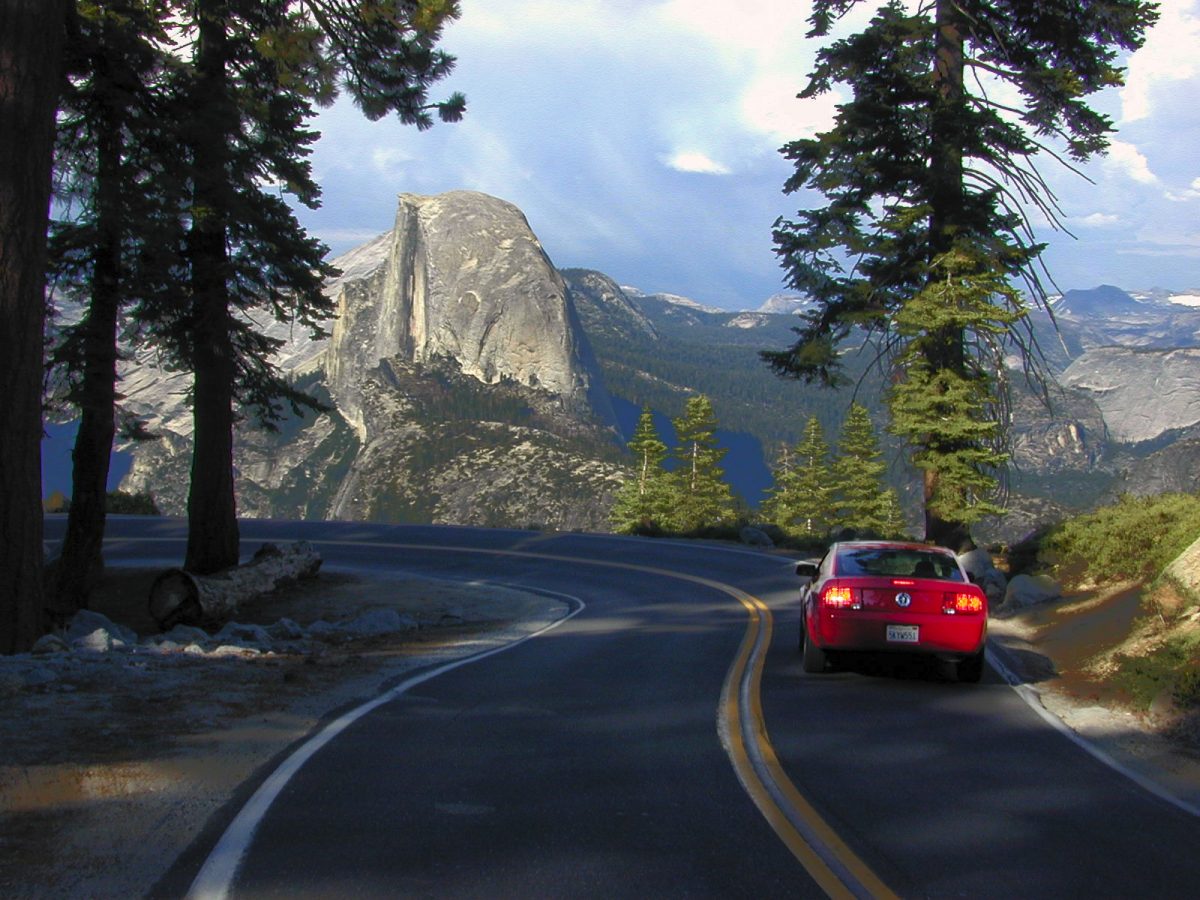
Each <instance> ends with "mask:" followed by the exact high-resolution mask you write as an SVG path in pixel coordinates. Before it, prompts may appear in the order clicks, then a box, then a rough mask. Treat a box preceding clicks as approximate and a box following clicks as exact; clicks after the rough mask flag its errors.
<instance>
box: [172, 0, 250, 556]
mask: <svg viewBox="0 0 1200 900" xmlns="http://www.w3.org/2000/svg"><path fill="white" fill-rule="evenodd" d="M196 10H197V11H196V18H197V22H198V26H199V38H198V44H197V49H196V63H195V65H196V70H197V79H196V90H197V93H198V96H199V97H200V98H203V103H200V104H197V107H196V108H198V109H200V108H204V109H207V110H210V111H211V113H212V114H211V117H210V118H209V119H208V121H204V122H197V123H194V125H193V128H194V130H193V140H192V163H193V166H194V172H195V184H194V187H193V190H194V202H193V206H192V228H191V232H190V233H189V235H188V257H189V263H190V266H191V279H192V300H191V302H192V312H191V319H192V328H193V331H192V363H193V364H192V369H193V374H194V377H195V381H194V395H193V409H192V415H193V420H194V422H195V429H194V432H193V433H194V445H193V450H192V471H191V484H190V486H189V491H188V545H187V559H186V561H185V563H184V567H185V568H186V569H188V570H189V571H191V572H196V573H198V574H202V575H204V574H210V573H212V572H219V571H221V570H223V569H229V568H232V567H233V566H236V565H237V563H238V555H239V550H238V546H239V533H238V522H237V501H236V498H235V493H234V479H233V424H234V417H233V393H234V381H235V378H236V366H235V362H234V351H233V347H232V344H231V339H230V321H229V315H230V313H229V297H228V291H229V278H228V271H229V252H228V249H227V246H226V239H227V232H228V225H227V222H228V216H229V200H228V197H229V188H228V186H227V185H226V179H227V178H228V177H229V172H228V160H227V158H226V157H227V155H228V153H227V137H226V136H227V135H230V134H232V130H233V129H234V128H236V127H237V121H236V118H235V116H236V110H234V108H233V106H232V103H233V101H232V99H231V98H230V95H229V94H230V88H229V82H228V74H227V72H226V53H227V47H226V44H227V37H226V34H225V28H226V16H227V12H226V9H225V5H224V3H222V2H220V0H201V2H199V3H197V6H196Z"/></svg>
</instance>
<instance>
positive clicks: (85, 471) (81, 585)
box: [54, 71, 127, 620]
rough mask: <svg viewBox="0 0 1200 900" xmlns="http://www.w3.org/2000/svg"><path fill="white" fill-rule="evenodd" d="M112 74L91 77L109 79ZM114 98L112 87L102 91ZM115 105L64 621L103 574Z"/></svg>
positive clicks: (63, 563) (59, 599) (99, 204)
mask: <svg viewBox="0 0 1200 900" xmlns="http://www.w3.org/2000/svg"><path fill="white" fill-rule="evenodd" d="M111 74H112V73H109V72H107V71H99V72H97V73H96V78H97V79H98V80H100V79H108V80H109V81H110V82H111V81H112V77H111ZM99 92H100V93H102V94H103V95H104V96H107V97H109V98H114V97H116V96H119V95H118V94H117V92H116V91H115V90H114V87H113V85H112V84H111V83H110V84H109V85H107V87H106V88H102V89H101V90H100V91H99ZM119 102H120V101H117V100H114V101H112V103H111V104H110V105H109V106H108V107H107V108H106V109H105V111H104V114H103V121H101V122H100V124H99V129H98V131H99V141H98V144H99V146H98V147H97V178H96V232H97V242H96V249H95V252H94V254H93V266H92V295H91V298H90V302H89V304H88V312H87V317H86V318H85V319H84V321H83V324H82V325H81V328H82V335H81V337H82V340H83V384H82V387H81V389H80V396H79V400H80V403H79V406H80V414H81V415H80V420H79V431H78V432H77V433H76V435H75V447H74V450H73V451H72V454H71V456H72V462H73V466H72V471H71V509H70V512H69V514H68V516H67V533H66V537H65V539H64V541H63V549H62V556H61V558H60V559H59V562H58V569H57V574H58V579H57V580H58V585H57V591H56V597H55V607H54V615H55V617H56V618H61V619H64V620H65V619H67V618H69V617H70V616H72V615H73V614H74V613H75V612H76V611H78V610H80V609H83V608H85V607H86V606H87V597H88V592H89V591H90V590H91V588H92V587H93V586H94V585H95V583H96V581H97V580H98V579H99V577H100V575H101V574H102V572H103V570H104V556H103V548H104V523H105V514H106V509H105V502H106V499H107V495H108V471H109V467H110V465H111V463H112V445H113V437H114V435H115V434H116V425H115V422H114V414H115V407H116V393H117V389H116V384H117V322H118V317H119V314H120V308H121V282H122V274H123V273H122V270H121V269H122V263H121V245H122V234H123V233H124V232H125V230H126V227H127V223H126V222H125V221H124V214H123V212H122V199H121V196H120V192H121V190H122V185H121V179H120V172H121V165H122V156H123V154H124V142H123V140H122V134H123V133H124V129H125V121H124V119H125V115H124V112H123V110H122V109H121V107H120V106H119Z"/></svg>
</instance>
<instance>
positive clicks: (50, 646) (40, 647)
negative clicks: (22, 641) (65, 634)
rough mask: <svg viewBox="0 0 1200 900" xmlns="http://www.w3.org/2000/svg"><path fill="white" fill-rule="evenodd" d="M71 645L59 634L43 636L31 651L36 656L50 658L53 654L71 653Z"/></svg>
mask: <svg viewBox="0 0 1200 900" xmlns="http://www.w3.org/2000/svg"><path fill="white" fill-rule="evenodd" d="M70 650H71V645H70V644H68V643H67V642H66V641H64V640H63V639H62V638H61V637H59V636H58V635H57V634H43V635H42V636H41V637H40V638H38V639H37V642H36V643H35V644H34V645H33V648H32V649H31V650H30V651H29V652H30V653H32V654H33V655H34V656H49V655H50V654H52V653H69V652H70Z"/></svg>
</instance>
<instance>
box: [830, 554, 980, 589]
mask: <svg viewBox="0 0 1200 900" xmlns="http://www.w3.org/2000/svg"><path fill="white" fill-rule="evenodd" d="M837 574H838V575H894V576H899V577H901V578H941V579H944V580H946V581H962V580H963V575H962V570H961V569H960V568H959V567H958V563H956V562H955V561H954V560H953V559H952V558H951V557H949V556H947V555H946V554H944V553H935V552H932V551H928V550H921V549H917V548H897V547H843V548H841V549H840V550H839V551H838V554H837Z"/></svg>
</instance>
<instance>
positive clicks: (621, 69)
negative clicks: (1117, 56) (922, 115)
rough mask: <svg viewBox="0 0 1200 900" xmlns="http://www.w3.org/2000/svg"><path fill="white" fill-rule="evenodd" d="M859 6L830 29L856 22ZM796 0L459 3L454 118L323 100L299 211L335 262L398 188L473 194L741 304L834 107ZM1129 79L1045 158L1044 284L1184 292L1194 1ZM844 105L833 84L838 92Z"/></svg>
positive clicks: (602, 257) (1198, 246)
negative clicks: (793, 181) (818, 76)
mask: <svg viewBox="0 0 1200 900" xmlns="http://www.w3.org/2000/svg"><path fill="white" fill-rule="evenodd" d="M869 6H870V4H861V7H862V9H861V10H860V11H859V12H857V13H856V14H855V17H854V18H853V19H852V20H851V21H849V22H848V23H847V27H853V26H854V25H855V24H861V23H862V22H864V21H865V17H866V15H867V11H868V10H867V8H868V7H869ZM809 7H810V4H809V3H807V2H799V0H740V2H739V0H462V3H461V10H462V16H461V18H460V19H459V20H457V21H455V22H453V23H451V24H450V25H449V26H448V27H447V28H446V31H445V33H444V36H443V39H442V42H441V44H440V46H441V47H442V49H444V50H446V51H447V52H449V53H451V54H453V55H454V56H456V57H457V60H458V62H457V65H456V67H455V70H454V72H453V73H452V74H451V75H450V76H449V77H448V78H447V79H445V80H444V81H442V82H439V83H438V85H435V86H434V88H433V90H432V91H431V95H430V96H431V99H434V100H437V99H443V98H445V97H446V96H448V95H449V94H450V93H451V92H453V91H462V92H463V93H464V94H466V95H467V113H466V116H465V118H464V119H463V121H462V122H460V123H457V124H443V123H438V124H436V125H435V126H434V127H433V128H432V129H430V130H428V131H425V132H419V131H418V130H417V129H416V128H414V127H412V126H404V125H401V124H400V123H399V122H398V121H396V120H395V119H384V120H380V121H378V122H368V121H367V120H366V119H365V118H363V117H362V115H361V114H360V113H359V112H358V110H357V109H356V108H355V107H354V106H353V105H352V104H351V103H349V102H347V101H339V102H338V103H337V104H336V105H335V106H333V107H332V108H330V109H328V110H324V111H322V112H321V113H320V114H319V115H318V117H317V118H316V120H315V122H314V123H313V124H314V127H315V128H316V129H317V130H318V131H320V132H321V133H322V137H321V139H320V141H318V143H317V144H316V146H315V149H314V154H313V157H312V161H313V171H314V175H315V176H316V178H317V181H318V183H319V184H320V185H321V186H322V190H323V205H322V207H321V209H320V210H317V211H308V210H299V213H300V219H301V222H302V223H303V224H304V225H305V226H306V227H307V228H308V229H309V231H310V232H311V233H313V234H315V235H316V236H318V237H319V238H321V239H322V240H324V241H325V242H326V243H327V244H328V245H329V246H330V248H331V250H332V251H333V253H334V255H336V254H338V253H342V252H345V251H346V250H349V249H351V248H352V247H355V246H357V245H358V244H361V243H363V242H365V241H367V240H369V239H370V238H372V237H374V236H376V235H378V234H380V233H381V232H384V231H387V230H389V229H390V228H391V226H392V222H393V219H394V216H395V211H396V198H397V196H398V195H399V194H401V193H416V194H437V193H441V192H444V191H449V190H459V189H467V190H475V191H482V192H484V193H488V194H491V195H493V196H496V197H500V198H502V199H504V200H508V201H509V202H511V203H514V204H516V205H517V206H518V207H520V208H521V210H522V211H523V212H524V213H525V215H526V217H527V218H528V220H529V223H530V225H531V227H532V228H533V231H534V233H535V234H536V235H537V236H538V238H539V239H540V240H541V242H542V245H543V247H544V248H545V249H546V252H547V254H548V255H549V257H550V259H551V260H552V261H553V262H554V264H555V265H556V266H558V267H559V268H568V267H580V268H589V269H598V270H599V271H601V272H604V273H605V274H607V275H609V276H611V277H612V278H614V279H615V280H616V281H617V282H618V283H620V284H623V285H630V286H633V287H636V288H639V289H641V290H643V291H646V292H649V293H656V292H667V293H673V294H680V295H684V296H687V297H690V298H692V299H694V300H697V301H699V302H701V303H705V304H708V305H711V306H716V307H721V308H726V309H755V308H757V307H759V306H760V305H761V304H762V303H763V302H764V301H765V300H766V299H767V298H768V297H770V296H771V295H772V294H775V293H777V292H779V291H782V290H784V289H785V287H786V286H785V284H784V272H783V270H782V269H781V268H780V267H779V264H778V261H777V258H776V256H775V253H774V250H773V244H772V239H771V228H772V224H773V223H774V221H775V220H776V219H777V218H778V217H780V216H790V215H792V214H793V213H794V212H795V211H796V210H798V209H801V208H811V207H814V206H816V205H818V204H819V202H820V197H819V195H816V194H809V193H803V194H793V195H790V196H789V195H785V194H784V193H783V184H784V182H785V180H786V179H787V178H788V176H789V175H790V174H791V166H790V165H789V163H788V162H787V161H786V160H785V159H783V157H782V156H780V154H779V152H778V151H779V148H780V147H781V146H782V145H783V144H784V143H786V142H788V141H790V140H795V139H797V138H803V137H811V136H813V135H815V134H816V133H817V132H819V131H821V130H823V129H824V128H827V127H829V125H830V124H831V122H832V116H833V112H834V107H835V104H836V103H837V102H838V99H839V98H838V97H837V96H836V95H826V96H823V97H819V98H815V99H812V100H807V101H801V100H798V99H796V94H797V93H799V91H800V90H801V89H802V88H803V87H804V85H805V84H806V82H807V74H808V72H809V70H810V69H811V67H812V63H813V60H814V57H815V53H816V51H817V50H818V49H819V48H820V46H821V43H820V42H818V41H816V40H812V39H808V38H806V37H805V34H806V32H807V30H808V23H807V17H808V14H809ZM1161 16H1162V17H1161V21H1160V22H1159V24H1158V25H1157V26H1156V27H1155V28H1154V29H1153V31H1152V32H1151V33H1150V34H1149V36H1148V39H1147V41H1146V44H1145V46H1144V47H1143V48H1142V49H1141V50H1139V51H1138V52H1137V53H1135V54H1133V55H1132V56H1130V57H1128V58H1127V59H1126V60H1125V64H1126V65H1127V67H1128V72H1127V78H1126V84H1125V86H1124V87H1123V88H1119V89H1118V88H1113V89H1110V90H1107V91H1105V92H1103V93H1101V94H1097V95H1093V98H1092V100H1091V105H1092V106H1093V107H1094V108H1096V109H1099V110H1101V111H1103V112H1105V113H1106V114H1108V115H1109V116H1110V117H1111V118H1112V119H1113V121H1114V122H1115V123H1116V126H1117V129H1118V131H1117V133H1116V134H1115V136H1114V137H1113V139H1112V143H1111V150H1110V153H1109V154H1108V155H1107V156H1106V157H1105V158H1103V159H1097V160H1095V161H1093V162H1091V163H1089V164H1087V165H1086V166H1084V167H1083V168H1082V173H1083V174H1084V175H1085V176H1086V179H1085V178H1083V177H1080V176H1079V175H1077V174H1075V173H1072V172H1070V171H1068V170H1067V169H1065V168H1064V167H1062V166H1060V165H1059V164H1057V163H1055V162H1053V161H1052V160H1046V161H1044V162H1043V163H1042V165H1041V169H1042V171H1043V174H1044V175H1046V176H1047V179H1048V180H1049V182H1050V184H1051V186H1052V187H1053V189H1054V191H1055V193H1056V195H1057V197H1058V199H1059V202H1060V205H1061V206H1062V209H1063V212H1064V214H1065V224H1066V226H1067V228H1068V229H1069V231H1070V234H1068V233H1064V232H1062V231H1058V232H1056V231H1054V230H1053V229H1052V228H1050V227H1049V225H1048V224H1046V223H1042V224H1041V225H1040V226H1039V232H1038V237H1039V238H1040V239H1041V240H1045V241H1047V242H1048V243H1049V249H1048V251H1047V252H1046V254H1045V257H1044V258H1045V260H1046V262H1047V265H1048V266H1049V269H1050V273H1051V275H1052V276H1053V278H1054V282H1055V283H1056V284H1057V285H1058V287H1059V288H1061V289H1062V290H1064V291H1065V290H1072V289H1084V288H1091V287H1095V286H1097V285H1099V284H1113V285H1117V286H1118V287H1122V288H1125V289H1127V290H1146V289H1150V288H1155V287H1159V288H1166V289H1170V290H1176V291H1186V290H1189V289H1196V288H1200V0H1164V2H1162V3H1161ZM843 99H844V98H843Z"/></svg>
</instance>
